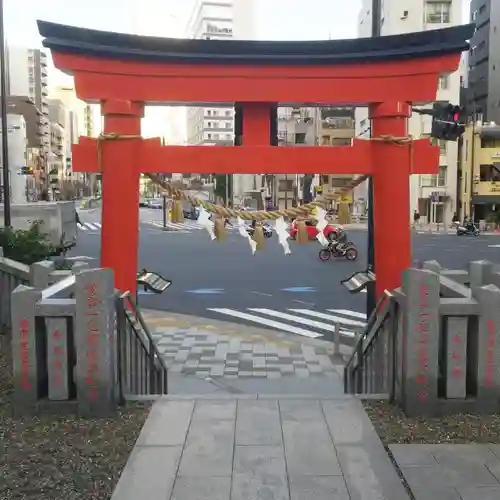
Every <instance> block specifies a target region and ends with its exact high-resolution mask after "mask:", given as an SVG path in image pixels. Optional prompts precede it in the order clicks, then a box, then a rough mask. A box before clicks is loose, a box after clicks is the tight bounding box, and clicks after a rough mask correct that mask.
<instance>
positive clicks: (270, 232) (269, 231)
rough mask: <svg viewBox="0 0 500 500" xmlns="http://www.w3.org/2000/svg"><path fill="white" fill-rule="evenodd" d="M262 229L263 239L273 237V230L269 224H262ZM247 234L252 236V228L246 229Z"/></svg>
mask: <svg viewBox="0 0 500 500" xmlns="http://www.w3.org/2000/svg"><path fill="white" fill-rule="evenodd" d="M262 229H263V230H264V238H270V237H271V236H272V235H273V228H272V227H271V226H270V225H269V224H263V225H262ZM247 233H248V234H249V235H250V236H253V233H254V228H253V227H252V226H249V227H247Z"/></svg>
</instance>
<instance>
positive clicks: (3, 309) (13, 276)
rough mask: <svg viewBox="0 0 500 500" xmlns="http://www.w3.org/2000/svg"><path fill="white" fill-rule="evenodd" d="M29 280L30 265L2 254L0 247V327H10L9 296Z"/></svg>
mask: <svg viewBox="0 0 500 500" xmlns="http://www.w3.org/2000/svg"><path fill="white" fill-rule="evenodd" d="M29 282H30V267H29V266H27V265H26V264H21V263H20V262H16V261H15V260H11V259H7V258H5V257H4V256H3V248H1V247H0V328H1V327H6V328H10V326H11V321H10V296H11V293H12V292H13V290H14V289H15V288H16V287H17V286H19V285H27V284H28V283H29Z"/></svg>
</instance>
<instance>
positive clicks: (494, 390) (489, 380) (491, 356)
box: [473, 285, 500, 413]
mask: <svg viewBox="0 0 500 500" xmlns="http://www.w3.org/2000/svg"><path fill="white" fill-rule="evenodd" d="M473 294H474V298H476V300H477V301H478V302H479V307H480V315H479V321H478V330H477V344H476V349H477V352H476V353H475V358H476V359H477V371H476V374H477V380H476V383H477V404H478V410H479V411H484V412H488V413H492V412H497V411H498V410H499V396H500V370H499V368H500V289H499V288H498V287H496V286H495V285H486V286H482V287H478V288H475V289H473Z"/></svg>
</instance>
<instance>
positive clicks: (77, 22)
mask: <svg viewBox="0 0 500 500" xmlns="http://www.w3.org/2000/svg"><path fill="white" fill-rule="evenodd" d="M194 1H195V0H84V1H79V0H3V3H4V19H5V34H6V38H7V41H8V43H9V44H12V45H20V46H26V47H33V48H35V47H40V46H41V39H40V36H39V35H38V30H37V26H36V20H37V19H42V20H45V21H52V22H57V23H62V24H69V25H74V26H81V27H85V28H92V29H99V30H105V31H118V32H125V33H130V32H132V33H137V34H140V35H149V36H164V37H182V36H183V35H184V33H185V25H186V22H187V20H188V17H189V15H190V13H191V11H192V8H193V4H194ZM235 1H237V0H235ZM254 1H255V28H256V33H255V37H256V38H258V39H261V40H263V39H267V40H287V39H288V40H321V39H328V38H333V39H340V38H354V37H355V36H356V34H357V17H358V13H359V10H360V8H361V3H362V1H361V0H348V1H345V0H307V1H304V0H254ZM462 1H463V2H464V13H465V12H466V5H468V3H469V0H462ZM49 78H50V83H51V85H58V84H67V83H70V82H71V78H70V77H67V76H66V75H63V74H62V73H60V72H57V71H55V70H54V69H53V68H52V70H51V72H50V74H49ZM155 113H156V114H158V113H159V111H158V110H157V111H152V112H148V117H151V118H152V119H151V120H149V121H150V123H151V124H153V122H154V121H155V120H153V115H154V114H155ZM158 116H160V115H158ZM153 128H154V126H153ZM145 135H150V134H148V133H147V132H146V131H145Z"/></svg>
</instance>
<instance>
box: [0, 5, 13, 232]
mask: <svg viewBox="0 0 500 500" xmlns="http://www.w3.org/2000/svg"><path fill="white" fill-rule="evenodd" d="M6 73H7V71H6V69H5V33H4V19H3V0H0V93H1V94H2V95H1V96H0V98H1V100H0V105H1V107H2V166H3V220H4V227H6V228H7V227H11V219H10V182H9V144H8V139H9V131H8V130H7V74H6Z"/></svg>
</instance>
